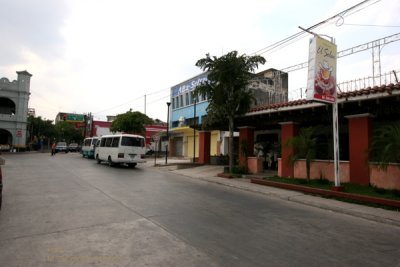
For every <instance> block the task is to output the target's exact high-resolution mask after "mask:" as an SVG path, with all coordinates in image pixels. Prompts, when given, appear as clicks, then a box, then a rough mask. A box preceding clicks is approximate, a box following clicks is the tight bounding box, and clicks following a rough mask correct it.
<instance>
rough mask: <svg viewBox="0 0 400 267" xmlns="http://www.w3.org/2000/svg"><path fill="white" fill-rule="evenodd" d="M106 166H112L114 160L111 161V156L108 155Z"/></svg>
mask: <svg viewBox="0 0 400 267" xmlns="http://www.w3.org/2000/svg"><path fill="white" fill-rule="evenodd" d="M108 166H110V167H112V166H114V162H112V160H111V156H108Z"/></svg>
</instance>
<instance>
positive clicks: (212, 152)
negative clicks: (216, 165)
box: [210, 131, 219, 156]
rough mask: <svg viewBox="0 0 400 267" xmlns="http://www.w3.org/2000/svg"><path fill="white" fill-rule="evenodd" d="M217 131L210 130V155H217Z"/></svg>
mask: <svg viewBox="0 0 400 267" xmlns="http://www.w3.org/2000/svg"><path fill="white" fill-rule="evenodd" d="M218 137H219V132H218V131H212V132H211V141H210V142H211V147H210V155H211V156H218V155H217V145H218V140H219V138H218Z"/></svg>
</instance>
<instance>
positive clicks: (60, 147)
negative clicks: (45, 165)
mask: <svg viewBox="0 0 400 267" xmlns="http://www.w3.org/2000/svg"><path fill="white" fill-rule="evenodd" d="M57 152H65V153H68V146H67V143H66V142H58V143H57V144H56V153H57Z"/></svg>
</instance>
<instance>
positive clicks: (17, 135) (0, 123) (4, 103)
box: [0, 71, 32, 149]
mask: <svg viewBox="0 0 400 267" xmlns="http://www.w3.org/2000/svg"><path fill="white" fill-rule="evenodd" d="M17 74H18V77H17V80H13V81H12V82H10V81H9V80H8V79H7V78H1V79H0V146H1V149H7V148H9V147H10V146H12V147H13V148H16V149H25V148H26V132H27V123H28V122H27V120H28V118H27V115H28V102H29V95H30V80H31V77H32V74H30V73H29V72H27V71H17Z"/></svg>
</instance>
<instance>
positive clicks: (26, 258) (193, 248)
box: [0, 152, 400, 267]
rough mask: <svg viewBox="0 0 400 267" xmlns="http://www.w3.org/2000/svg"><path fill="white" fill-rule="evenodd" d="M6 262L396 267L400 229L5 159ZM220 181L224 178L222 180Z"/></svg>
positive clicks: (65, 162) (225, 193)
mask: <svg viewBox="0 0 400 267" xmlns="http://www.w3.org/2000/svg"><path fill="white" fill-rule="evenodd" d="M2 157H3V158H5V160H6V164H5V165H3V166H2V171H3V180H4V189H3V207H2V210H1V211H0V266H88V265H91V266H397V267H400V257H399V255H400V238H399V237H400V228H399V227H396V226H391V225H387V224H382V223H377V222H372V221H368V220H365V219H361V218H356V217H352V216H349V215H345V214H340V213H336V212H331V211H327V210H323V209H319V208H315V207H309V206H306V205H302V204H298V203H293V202H288V201H283V200H277V199H273V198H270V197H268V196H264V195H260V194H255V193H251V192H246V191H243V190H239V189H235V188H230V187H226V186H223V185H219V184H214V183H209V182H206V181H202V180H196V179H192V178H188V177H184V176H179V175H176V174H173V173H170V172H168V171H165V170H160V169H157V168H155V167H153V166H152V163H153V161H152V160H151V159H149V161H148V163H145V164H138V166H137V168H135V169H131V168H127V167H123V166H121V167H109V166H108V165H105V164H101V165H98V164H97V163H96V161H95V160H90V159H86V158H82V157H81V155H80V154H79V153H68V154H64V153H58V154H56V155H55V156H54V157H52V156H50V154H49V153H34V152H31V153H21V154H18V153H10V154H3V155H2ZM221 179H222V178H221Z"/></svg>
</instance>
